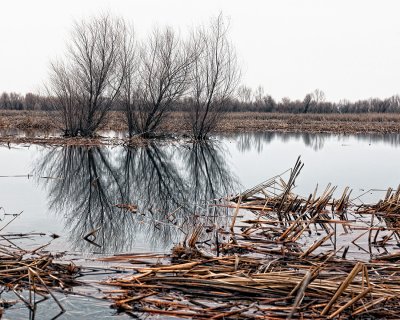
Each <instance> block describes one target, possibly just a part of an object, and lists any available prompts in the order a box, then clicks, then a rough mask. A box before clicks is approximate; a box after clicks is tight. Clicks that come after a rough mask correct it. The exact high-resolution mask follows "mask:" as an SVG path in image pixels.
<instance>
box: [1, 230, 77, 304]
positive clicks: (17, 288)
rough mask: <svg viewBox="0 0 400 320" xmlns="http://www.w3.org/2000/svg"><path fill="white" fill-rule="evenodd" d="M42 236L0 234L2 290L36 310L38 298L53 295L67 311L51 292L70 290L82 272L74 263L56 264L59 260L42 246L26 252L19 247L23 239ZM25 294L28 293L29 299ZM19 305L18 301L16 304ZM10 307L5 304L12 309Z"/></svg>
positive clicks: (33, 234)
mask: <svg viewBox="0 0 400 320" xmlns="http://www.w3.org/2000/svg"><path fill="white" fill-rule="evenodd" d="M37 235H40V236H41V235H43V234H36V233H30V234H10V233H7V234H1V235H0V286H1V288H2V291H6V292H14V294H15V295H16V296H17V297H18V298H19V299H20V300H21V301H22V302H23V303H24V304H25V305H26V306H27V307H28V308H29V309H30V310H31V311H34V310H35V300H36V299H35V298H34V296H35V295H39V296H42V297H46V298H47V296H51V297H52V298H53V300H54V301H55V303H56V304H57V305H58V306H59V307H60V310H61V312H64V311H65V310H64V308H63V306H62V305H61V304H60V302H59V301H58V299H57V298H56V296H55V295H54V293H53V292H52V290H53V289H54V288H57V289H61V290H64V289H68V288H70V287H71V286H73V285H75V284H76V283H77V282H76V280H75V279H76V278H77V276H79V273H80V269H79V268H78V267H76V266H75V265H74V264H72V263H68V264H64V263H59V262H56V261H54V260H55V259H56V257H54V256H53V255H51V254H49V253H48V252H45V251H44V250H42V249H43V248H44V247H45V246H40V247H38V248H36V249H33V250H24V249H22V248H21V247H20V246H19V245H17V244H16V242H18V241H19V240H21V239H27V238H31V237H34V236H37ZM23 292H29V299H27V298H26V295H25V297H24V294H22V293H23ZM15 302H16V301H15ZM10 305H12V304H11V303H10V304H5V305H4V304H2V307H9V306H10Z"/></svg>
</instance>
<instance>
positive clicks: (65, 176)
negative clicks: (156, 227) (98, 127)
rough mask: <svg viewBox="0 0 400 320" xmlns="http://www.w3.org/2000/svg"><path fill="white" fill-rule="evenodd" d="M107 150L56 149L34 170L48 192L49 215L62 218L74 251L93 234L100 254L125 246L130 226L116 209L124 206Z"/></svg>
mask: <svg viewBox="0 0 400 320" xmlns="http://www.w3.org/2000/svg"><path fill="white" fill-rule="evenodd" d="M111 154H112V153H111V150H110V149H108V148H98V147H95V148H83V147H76V146H69V147H63V148H55V149H52V150H51V151H50V152H48V153H47V154H46V155H45V156H44V157H43V159H42V160H41V163H40V165H39V166H38V168H37V170H38V171H39V175H40V176H47V177H51V178H49V179H45V180H42V181H44V183H45V186H46V188H47V191H48V201H49V207H50V211H52V212H57V213H62V214H64V215H65V229H66V230H67V231H68V233H69V242H70V243H71V245H72V247H73V248H74V249H77V250H82V249H84V247H85V246H87V245H88V244H89V243H88V242H86V241H83V240H82V239H83V238H84V237H85V235H87V234H88V233H90V232H91V231H93V230H95V229H97V228H100V229H99V230H98V232H96V239H95V243H97V244H98V245H99V246H100V248H99V249H96V248H95V247H92V248H91V250H93V249H96V250H99V251H102V252H109V251H114V250H117V248H119V247H121V246H124V245H126V244H127V243H126V241H127V240H129V237H126V234H127V232H128V230H129V226H131V225H132V224H133V217H132V215H131V214H127V213H123V212H121V211H120V210H119V209H118V208H116V207H115V204H116V203H122V202H125V201H126V199H125V194H124V190H123V188H122V184H121V177H120V174H119V171H118V170H117V168H116V166H115V163H113V162H114V161H113V159H112V157H111Z"/></svg>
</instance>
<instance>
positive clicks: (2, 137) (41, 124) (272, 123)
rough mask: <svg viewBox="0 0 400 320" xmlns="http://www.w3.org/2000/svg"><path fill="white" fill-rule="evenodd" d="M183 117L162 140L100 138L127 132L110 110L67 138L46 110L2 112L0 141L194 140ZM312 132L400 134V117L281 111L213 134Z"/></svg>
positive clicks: (173, 117)
mask: <svg viewBox="0 0 400 320" xmlns="http://www.w3.org/2000/svg"><path fill="white" fill-rule="evenodd" d="M184 119H185V114H183V113H181V112H172V113H170V114H169V117H168V119H166V121H165V122H164V123H163V124H162V126H161V128H160V132H162V134H161V133H160V136H156V137H155V138H152V139H148V140H147V141H146V140H145V139H141V138H139V137H137V138H133V139H127V138H124V137H101V132H107V131H114V132H117V133H121V136H122V135H123V134H124V132H126V131H127V128H126V125H125V122H124V118H123V113H122V112H120V111H114V112H111V114H110V117H109V121H108V122H107V124H106V125H105V126H104V127H103V128H102V129H101V132H100V134H99V137H95V138H82V137H78V138H65V137H62V136H61V131H60V130H57V128H56V127H55V126H54V125H53V124H52V123H51V121H50V116H49V114H48V113H46V112H43V111H15V110H11V111H5V110H2V111H0V143H3V144H4V143H6V144H10V143H13V144H15V143H16V144H23V143H30V144H44V145H86V146H93V145H119V144H132V145H142V144H147V143H149V142H153V141H155V140H157V141H169V140H171V141H177V140H190V130H189V128H188V127H187V126H182V123H183V122H184ZM262 132H265V133H309V134H338V135H342V134H345V135H347V134H351V135H359V134H380V135H381V134H382V135H384V134H398V133H400V114H376V113H371V114H283V113H253V112H238V113H228V114H226V117H225V118H224V119H223V120H222V121H221V123H220V125H219V127H218V128H217V129H216V130H215V131H214V132H213V133H212V134H211V136H213V135H230V134H240V133H262Z"/></svg>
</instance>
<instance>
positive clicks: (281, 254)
mask: <svg viewBox="0 0 400 320" xmlns="http://www.w3.org/2000/svg"><path fill="white" fill-rule="evenodd" d="M301 168H302V163H301V161H300V160H298V161H297V162H296V165H295V167H294V168H293V169H292V170H291V171H290V172H287V173H286V175H288V176H287V177H286V179H284V176H285V174H282V175H278V176H276V177H273V178H271V179H269V180H267V181H265V182H263V183H261V184H260V185H257V186H255V187H254V188H251V189H249V190H246V191H244V192H242V193H241V194H238V195H236V196H234V197H231V198H229V199H227V202H226V203H225V204H224V203H222V204H221V203H220V202H219V203H218V204H215V205H214V206H218V207H224V208H228V212H229V214H230V217H231V219H230V225H224V226H222V225H216V224H207V223H204V224H197V225H196V226H194V227H193V230H192V232H191V234H190V235H189V236H186V238H185V240H184V241H183V242H182V243H181V244H179V245H177V246H176V247H175V248H174V249H173V250H172V253H171V254H170V255H162V256H160V255H154V254H129V255H119V256H115V257H110V258H107V259H106V260H107V261H118V262H129V263H131V264H132V265H133V266H132V269H133V270H134V273H133V274H131V275H129V276H124V277H120V278H114V279H110V280H108V281H106V282H105V284H107V285H111V286H117V287H119V289H112V288H111V289H110V290H105V291H104V292H105V294H106V295H107V298H108V299H110V300H112V301H114V306H115V307H116V308H118V309H120V310H123V311H125V312H128V313H131V314H134V315H137V314H141V313H145V314H157V315H161V316H172V317H183V318H194V319H249V318H251V319H265V318H268V319H290V318H292V319H333V318H335V319H348V318H366V317H367V318H369V319H375V318H385V319H397V318H398V313H399V311H400V304H399V302H400V301H399V298H400V295H399V293H400V286H399V283H400V267H399V265H398V260H400V251H399V250H397V249H398V245H399V231H400V225H399V223H398V218H399V214H400V188H399V189H398V190H391V189H389V190H388V192H387V194H386V197H385V198H384V199H382V200H380V201H378V202H377V203H375V204H372V205H368V204H365V203H363V202H362V201H361V199H362V197H356V198H353V199H352V198H351V190H349V189H348V188H345V189H344V191H343V192H342V193H340V194H337V193H336V187H333V186H330V185H328V186H327V188H326V189H325V190H324V191H323V192H322V193H321V194H319V192H318V190H317V189H316V190H315V191H314V192H313V193H311V194H310V195H309V196H308V197H301V196H300V195H297V194H295V193H294V187H295V181H296V178H297V176H298V174H299V173H300V171H301ZM318 194H319V195H318ZM335 197H336V199H335ZM211 209H212V205H210V210H211Z"/></svg>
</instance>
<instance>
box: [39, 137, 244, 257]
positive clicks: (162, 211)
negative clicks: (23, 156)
mask: <svg viewBox="0 0 400 320" xmlns="http://www.w3.org/2000/svg"><path fill="white" fill-rule="evenodd" d="M218 147H219V146H217V145H215V144H214V145H212V144H206V143H196V144H193V145H192V146H191V147H190V148H184V147H182V148H181V149H177V147H158V146H157V145H155V144H150V145H149V146H147V147H140V148H114V149H113V150H112V153H111V151H110V149H109V148H89V149H88V148H82V147H64V148H56V149H53V150H51V151H49V152H48V153H47V154H46V155H45V156H44V157H43V158H42V159H41V162H40V165H39V167H38V168H37V171H39V172H37V173H38V176H46V177H49V179H46V180H44V181H45V182H44V183H45V184H46V187H47V190H48V193H49V203H50V209H51V210H52V211H54V212H61V213H63V214H64V215H65V217H66V222H65V224H66V228H67V230H68V231H69V233H70V235H69V237H70V241H71V242H72V243H73V244H74V248H75V249H81V250H82V249H84V246H88V247H89V248H90V249H97V248H96V247H94V246H93V245H96V244H98V245H100V246H101V250H102V251H103V252H110V251H113V252H116V251H123V250H128V249H130V248H131V246H132V244H133V242H134V239H135V236H137V235H139V234H140V235H141V236H144V237H145V240H146V241H149V245H152V246H156V247H159V248H160V247H162V246H165V247H166V246H169V245H171V244H172V242H174V241H177V240H179V239H178V238H179V236H182V233H181V232H178V230H181V231H183V232H184V233H188V232H190V230H191V228H192V227H193V226H194V225H195V224H197V223H198V222H199V220H198V219H203V218H204V217H203V215H204V212H205V211H207V210H203V209H204V208H206V207H207V203H208V201H209V200H210V199H215V198H218V197H221V196H224V195H226V194H228V193H231V192H232V191H233V190H234V189H235V188H236V186H237V185H238V183H237V181H236V179H235V178H234V177H233V176H232V174H231V172H230V171H229V170H228V167H227V164H226V161H225V156H224V153H223V152H221V151H219V150H218ZM179 151H180V152H179ZM113 154H115V156H113ZM178 164H182V167H180V166H178ZM181 169H182V170H181ZM116 204H125V206H124V205H121V206H118V207H116V206H115V205H116ZM136 207H137V211H136V212H127V210H124V209H128V210H129V208H136ZM200 207H201V208H202V209H199V208H200ZM215 210H216V209H215ZM207 212H208V211H207ZM214 216H221V213H218V214H217V213H216V212H214ZM225 217H226V215H225ZM206 219H208V218H207V217H206ZM202 221H203V222H204V220H202ZM207 221H208V222H211V223H215V220H214V221H211V220H207ZM98 228H99V229H98ZM97 229H98V230H97ZM87 235H89V236H88V237H87V238H88V241H84V240H82V239H83V238H85V236H87ZM94 235H95V236H96V239H95V240H94V242H95V244H94V243H92V242H90V241H89V240H93V239H92V238H93V236H94Z"/></svg>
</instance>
